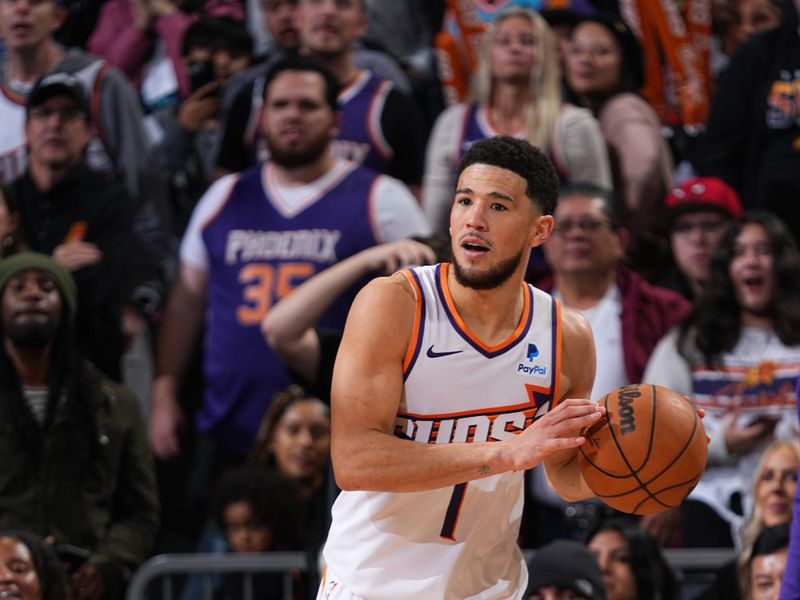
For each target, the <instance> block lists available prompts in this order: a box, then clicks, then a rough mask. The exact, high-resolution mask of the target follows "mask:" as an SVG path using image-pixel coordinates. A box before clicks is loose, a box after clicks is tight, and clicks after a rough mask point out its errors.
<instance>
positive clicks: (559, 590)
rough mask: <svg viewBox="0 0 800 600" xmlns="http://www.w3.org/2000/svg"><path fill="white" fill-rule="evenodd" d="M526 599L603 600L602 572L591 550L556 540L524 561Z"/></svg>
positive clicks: (570, 541) (568, 541) (604, 598)
mask: <svg viewBox="0 0 800 600" xmlns="http://www.w3.org/2000/svg"><path fill="white" fill-rule="evenodd" d="M525 598H526V599H527V600H567V599H569V600H606V588H605V585H604V584H603V573H602V571H601V570H600V565H599V564H598V563H597V559H596V558H595V557H594V555H593V554H592V553H591V551H590V550H589V549H588V548H587V547H586V546H584V545H583V544H581V543H580V542H576V541H574V540H556V541H555V542H552V543H550V544H548V545H547V546H544V547H543V548H541V549H540V550H538V551H537V552H536V555H535V556H534V557H533V559H531V560H530V561H528V591H527V592H526V594H525Z"/></svg>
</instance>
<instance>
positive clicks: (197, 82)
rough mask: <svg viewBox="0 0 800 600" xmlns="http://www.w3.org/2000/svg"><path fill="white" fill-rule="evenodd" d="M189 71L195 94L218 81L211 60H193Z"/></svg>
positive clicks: (190, 82)
mask: <svg viewBox="0 0 800 600" xmlns="http://www.w3.org/2000/svg"><path fill="white" fill-rule="evenodd" d="M188 70H189V84H190V86H191V88H192V91H193V92H194V91H196V90H198V89H200V88H201V87H203V86H204V85H206V84H208V83H211V82H212V81H216V80H217V79H216V77H215V76H214V63H212V62H211V60H193V61H191V62H190V63H189V66H188Z"/></svg>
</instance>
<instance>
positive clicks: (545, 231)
mask: <svg viewBox="0 0 800 600" xmlns="http://www.w3.org/2000/svg"><path fill="white" fill-rule="evenodd" d="M553 223H554V221H553V215H540V216H538V217H536V219H535V220H534V221H533V223H532V224H531V237H530V247H531V248H535V247H536V246H541V245H542V244H544V242H545V241H546V240H547V238H549V237H550V234H551V233H552V231H553Z"/></svg>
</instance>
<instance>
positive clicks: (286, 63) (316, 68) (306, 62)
mask: <svg viewBox="0 0 800 600" xmlns="http://www.w3.org/2000/svg"><path fill="white" fill-rule="evenodd" d="M284 71H310V72H312V73H318V74H319V75H320V77H322V79H323V81H324V82H325V102H326V103H327V104H328V106H330V107H331V110H339V101H338V96H339V90H340V88H341V86H340V85H339V82H338V81H336V78H335V77H334V76H333V74H332V73H331V72H330V70H328V67H326V66H325V65H323V64H322V63H321V62H319V61H318V60H315V59H313V58H310V57H307V56H299V55H290V56H287V57H286V58H282V59H280V60H279V61H277V62H276V63H275V64H274V65H272V67H270V69H269V71H267V76H266V79H265V80H264V98H266V97H267V91H268V90H269V86H270V84H271V83H272V81H273V80H274V79H275V78H276V77H277V76H278V75H280V74H281V73H283V72H284Z"/></svg>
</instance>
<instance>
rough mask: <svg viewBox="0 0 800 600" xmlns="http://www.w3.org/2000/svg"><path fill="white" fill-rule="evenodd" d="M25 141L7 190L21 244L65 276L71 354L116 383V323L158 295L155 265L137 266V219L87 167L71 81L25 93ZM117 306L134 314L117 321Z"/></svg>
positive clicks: (83, 109) (84, 133) (46, 81)
mask: <svg viewBox="0 0 800 600" xmlns="http://www.w3.org/2000/svg"><path fill="white" fill-rule="evenodd" d="M25 134H26V137H27V144H28V151H29V152H28V168H27V170H26V171H25V173H24V174H23V175H22V176H21V177H20V178H18V179H17V180H15V181H14V182H13V184H12V187H13V190H14V191H15V192H16V196H17V198H18V199H19V204H20V215H21V221H22V230H23V233H24V237H25V239H26V241H27V243H28V244H29V245H30V247H31V248H32V249H34V250H36V251H38V252H43V253H46V254H51V255H52V256H53V257H54V258H55V259H56V260H57V261H58V262H60V263H61V264H62V265H64V266H65V267H66V268H67V269H68V270H70V271H72V272H73V274H74V277H75V280H76V282H77V286H78V291H79V295H80V298H81V302H80V309H79V310H78V315H77V323H78V330H77V331H78V336H79V338H78V343H79V346H80V347H81V349H82V350H83V351H84V353H85V354H86V356H87V358H89V359H90V360H91V361H92V362H93V363H94V364H95V365H97V366H98V367H100V369H101V370H103V371H104V372H105V373H106V374H107V375H109V376H110V377H113V378H116V379H118V378H119V377H120V364H119V362H120V357H121V355H122V353H123V345H124V340H123V332H122V317H123V315H126V316H129V315H133V317H134V318H135V316H136V315H137V314H139V313H144V312H146V309H147V307H148V302H150V303H151V304H154V303H156V302H157V299H158V292H159V284H158V281H159V272H158V267H157V265H156V263H155V260H153V259H152V258H151V257H150V256H149V255H148V256H147V257H146V258H143V256H144V252H142V251H141V250H140V249H139V248H140V246H141V244H140V242H139V240H138V239H137V238H136V237H135V236H134V233H133V232H134V227H137V225H136V224H135V223H139V221H138V219H139V217H140V215H141V213H140V212H139V211H138V210H137V208H136V207H135V205H134V203H133V202H132V201H131V199H130V197H129V196H128V195H127V193H126V190H125V186H124V184H123V183H122V182H121V181H120V180H118V179H115V178H113V177H112V176H111V175H108V174H102V173H98V172H95V171H93V170H91V169H90V168H89V165H88V164H87V160H86V149H87V145H88V143H89V139H90V137H91V123H90V121H89V107H88V103H87V101H86V98H85V96H84V93H83V87H82V86H81V84H80V82H78V81H77V79H76V78H75V77H73V76H71V75H68V74H66V73H52V74H50V75H47V76H45V77H44V78H42V80H41V81H40V82H39V83H38V84H37V85H36V86H35V87H34V88H33V90H32V91H31V93H30V99H29V101H28V105H27V108H26V120H25ZM152 247H153V246H152V244H150V245H149V246H148V249H149V250H151V249H152ZM150 254H152V252H150ZM145 282H148V283H145ZM124 306H126V307H130V308H131V309H134V308H135V309H137V312H134V311H133V310H128V309H126V311H127V313H123V307H124ZM129 320H130V319H129Z"/></svg>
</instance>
